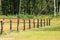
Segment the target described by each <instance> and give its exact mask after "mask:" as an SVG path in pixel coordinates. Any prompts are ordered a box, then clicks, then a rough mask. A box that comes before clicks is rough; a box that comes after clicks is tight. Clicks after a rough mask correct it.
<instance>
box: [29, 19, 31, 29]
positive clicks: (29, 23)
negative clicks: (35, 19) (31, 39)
mask: <svg viewBox="0 0 60 40" xmlns="http://www.w3.org/2000/svg"><path fill="white" fill-rule="evenodd" d="M30 24H31V21H30V19H29V29H31V25H30Z"/></svg>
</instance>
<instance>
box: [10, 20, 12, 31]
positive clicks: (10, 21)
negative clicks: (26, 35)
mask: <svg viewBox="0 0 60 40" xmlns="http://www.w3.org/2000/svg"><path fill="white" fill-rule="evenodd" d="M11 31H12V20H11V19H10V32H11Z"/></svg>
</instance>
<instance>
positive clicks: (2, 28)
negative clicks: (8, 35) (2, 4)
mask: <svg viewBox="0 0 60 40" xmlns="http://www.w3.org/2000/svg"><path fill="white" fill-rule="evenodd" d="M2 33H3V21H1V33H0V34H2Z"/></svg>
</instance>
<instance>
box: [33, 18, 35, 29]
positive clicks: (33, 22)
mask: <svg viewBox="0 0 60 40" xmlns="http://www.w3.org/2000/svg"><path fill="white" fill-rule="evenodd" d="M33 27H34V28H35V19H33Z"/></svg>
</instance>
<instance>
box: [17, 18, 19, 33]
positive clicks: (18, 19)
mask: <svg viewBox="0 0 60 40" xmlns="http://www.w3.org/2000/svg"><path fill="white" fill-rule="evenodd" d="M17 32H19V18H18V19H17Z"/></svg>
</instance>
